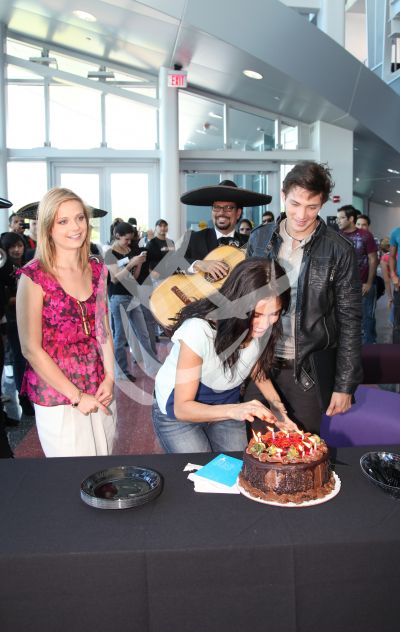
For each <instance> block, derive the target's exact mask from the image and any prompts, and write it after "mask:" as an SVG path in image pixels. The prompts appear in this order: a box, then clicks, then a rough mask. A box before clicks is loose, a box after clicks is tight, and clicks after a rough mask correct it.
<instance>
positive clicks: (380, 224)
mask: <svg viewBox="0 0 400 632" xmlns="http://www.w3.org/2000/svg"><path fill="white" fill-rule="evenodd" d="M369 216H370V219H371V232H373V234H374V237H377V238H378V239H382V237H389V235H390V233H391V231H392V230H393V228H397V226H400V208H399V207H397V208H390V207H389V208H388V207H387V206H383V205H381V204H375V203H374V202H371V203H370V207H369Z"/></svg>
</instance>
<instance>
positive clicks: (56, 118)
mask: <svg viewBox="0 0 400 632" xmlns="http://www.w3.org/2000/svg"><path fill="white" fill-rule="evenodd" d="M50 141H51V145H52V147H57V148H58V149H61V148H62V149H91V148H92V147H100V144H101V117H100V92H98V91H97V90H90V89H89V88H84V87H82V86H68V85H59V86H50Z"/></svg>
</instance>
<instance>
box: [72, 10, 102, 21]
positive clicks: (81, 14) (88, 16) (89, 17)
mask: <svg viewBox="0 0 400 632" xmlns="http://www.w3.org/2000/svg"><path fill="white" fill-rule="evenodd" d="M72 13H73V15H74V16H75V17H76V18H79V19H80V20H84V21H85V22H97V18H96V17H95V16H94V15H93V14H92V13H88V12H87V11H80V10H79V9H76V10H75V11H72Z"/></svg>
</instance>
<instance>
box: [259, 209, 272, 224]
mask: <svg viewBox="0 0 400 632" xmlns="http://www.w3.org/2000/svg"><path fill="white" fill-rule="evenodd" d="M274 221H275V215H274V214H273V212H272V211H264V213H263V214H262V217H261V224H273V222H274Z"/></svg>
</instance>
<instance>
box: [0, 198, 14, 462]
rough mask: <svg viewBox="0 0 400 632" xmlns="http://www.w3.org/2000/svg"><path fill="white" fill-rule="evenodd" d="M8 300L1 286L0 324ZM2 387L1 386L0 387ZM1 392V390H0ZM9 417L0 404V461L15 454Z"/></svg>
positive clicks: (4, 203)
mask: <svg viewBox="0 0 400 632" xmlns="http://www.w3.org/2000/svg"><path fill="white" fill-rule="evenodd" d="M10 206H12V202H10V200H6V199H5V198H2V197H0V208H3V209H4V208H10ZM5 303H6V298H5V295H4V288H3V286H2V285H1V284H0V322H1V323H2V322H3V318H4V308H5ZM3 368H4V347H3V336H2V331H1V327H0V375H2V374H3ZM0 386H1V385H0ZM0 392H1V388H0ZM7 419H8V417H7V415H6V413H5V412H4V410H3V407H2V405H1V404H0V459H12V458H13V456H14V455H13V452H12V450H11V447H10V444H9V442H8V437H7V433H6V430H5V428H6V425H16V424H18V422H17V421H16V420H9V422H10V421H11V422H12V423H7Z"/></svg>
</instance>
